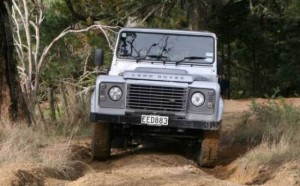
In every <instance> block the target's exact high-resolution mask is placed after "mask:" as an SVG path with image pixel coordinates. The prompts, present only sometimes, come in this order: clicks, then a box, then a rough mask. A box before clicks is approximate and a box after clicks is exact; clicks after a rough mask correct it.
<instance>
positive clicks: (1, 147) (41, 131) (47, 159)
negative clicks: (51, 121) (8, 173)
mask: <svg viewBox="0 0 300 186" xmlns="http://www.w3.org/2000/svg"><path fill="white" fill-rule="evenodd" d="M55 134H56V129H55V128H45V127H35V128H34V129H33V128H29V127H27V126H26V125H23V124H14V125H11V124H2V125H1V130H0V165H1V164H5V165H7V164H17V165H22V164H24V165H25V164H30V165H32V166H36V167H39V168H42V169H43V170H45V172H46V173H47V174H48V175H50V176H52V175H53V176H55V177H60V178H62V179H71V178H74V174H75V172H76V170H74V169H75V168H76V167H75V166H74V164H75V163H76V162H74V161H71V160H70V156H71V153H72V152H71V137H72V136H71V137H70V138H69V139H67V140H66V139H63V138H62V137H60V136H58V135H55Z"/></svg>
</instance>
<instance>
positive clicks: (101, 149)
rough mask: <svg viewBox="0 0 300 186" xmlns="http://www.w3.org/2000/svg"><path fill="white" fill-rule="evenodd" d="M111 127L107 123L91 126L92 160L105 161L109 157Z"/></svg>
mask: <svg viewBox="0 0 300 186" xmlns="http://www.w3.org/2000/svg"><path fill="white" fill-rule="evenodd" d="M110 130H111V127H110V124H108V123H95V124H93V134H92V135H93V136H92V143H91V149H92V158H93V160H100V161H105V160H107V159H108V158H109V156H110V147H111V139H110V136H111V131H110Z"/></svg>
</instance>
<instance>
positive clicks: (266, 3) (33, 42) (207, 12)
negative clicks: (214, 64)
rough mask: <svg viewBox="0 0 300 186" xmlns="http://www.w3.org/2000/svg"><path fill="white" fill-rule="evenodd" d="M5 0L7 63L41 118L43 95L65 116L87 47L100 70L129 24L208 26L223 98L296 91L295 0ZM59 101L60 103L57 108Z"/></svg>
mask: <svg viewBox="0 0 300 186" xmlns="http://www.w3.org/2000/svg"><path fill="white" fill-rule="evenodd" d="M3 2H5V1H2V2H1V4H2V3H3ZM6 2H7V3H6V6H5V8H6V10H8V11H7V12H8V14H9V17H10V18H9V19H10V23H11V30H12V36H14V37H11V40H13V43H14V46H15V49H14V50H13V51H14V52H13V56H12V58H13V59H14V60H12V61H14V62H16V63H17V65H18V66H17V70H18V74H19V78H18V80H19V81H20V84H21V87H20V88H21V90H23V91H22V92H25V93H26V94H25V99H24V102H25V105H26V106H27V110H29V112H33V113H35V110H36V109H37V110H39V111H40V114H41V118H42V119H43V118H44V117H47V116H44V115H43V114H45V113H44V111H42V110H43V102H45V101H48V103H49V110H50V111H49V114H46V115H49V117H51V118H52V120H56V117H57V115H62V114H66V115H69V114H70V113H69V112H70V111H68V110H70V108H69V106H68V105H70V104H69V103H68V102H70V101H68V100H67V99H69V98H70V95H75V97H74V99H75V100H77V101H78V99H79V100H80V99H81V98H82V96H85V98H84V99H87V98H86V93H88V92H89V91H90V90H91V89H92V88H93V85H94V80H95V78H96V76H97V72H96V71H95V68H94V65H93V53H94V50H95V48H102V49H104V51H105V68H106V69H108V68H109V66H110V62H111V58H112V52H113V51H112V49H113V45H114V41H115V40H114V38H115V37H116V34H117V31H118V30H119V29H120V28H121V27H126V26H130V25H132V24H135V25H138V26H139V27H152V28H168V29H189V30H206V31H211V32H215V33H216V35H217V36H218V58H219V61H221V68H220V69H219V70H220V72H219V73H220V74H226V75H227V78H228V79H229V81H230V94H229V98H233V99H240V98H250V97H277V96H283V97H295V96H299V92H300V86H299V84H300V62H299V59H300V52H299V49H300V1H298V0H285V1H281V0H271V1H270V0H153V1H146V0H139V1H137V0H127V1H125V0H101V1H100V0H78V1H75V0H31V1H25V0H12V1H6ZM2 8H3V7H2ZM1 11H2V12H3V11H4V9H2V10H1ZM2 18H3V16H2ZM2 20H4V19H2ZM97 25H98V26H97ZM99 25H100V26H99ZM2 31H3V30H2ZM102 70H105V69H102ZM67 89H72V91H71V92H68V90H67ZM59 104H62V105H64V107H65V108H67V109H62V110H63V111H62V112H63V113H61V112H60V111H61V110H60V107H61V106H59ZM11 105H13V103H12V104H11ZM81 107H82V106H81ZM82 108H85V109H86V110H88V107H82ZM25 110H26V109H25ZM80 110H82V109H80ZM78 112H81V111H78ZM30 115H31V116H30V118H29V119H30V120H31V121H34V120H35V118H34V114H30Z"/></svg>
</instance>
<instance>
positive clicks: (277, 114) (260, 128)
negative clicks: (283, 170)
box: [234, 100, 300, 164]
mask: <svg viewBox="0 0 300 186" xmlns="http://www.w3.org/2000/svg"><path fill="white" fill-rule="evenodd" d="M299 133H300V109H299V108H297V107H294V106H292V105H288V104H287V103H286V102H285V101H284V100H281V101H274V100H270V101H269V102H267V103H264V104H258V103H256V102H253V103H252V106H251V112H250V113H247V114H246V115H245V117H244V120H243V121H242V122H241V123H240V124H238V126H237V127H236V129H235V137H234V141H235V143H241V144H245V145H248V146H249V147H251V150H250V151H249V152H248V153H246V154H245V156H243V157H242V158H243V159H244V160H247V161H257V162H259V163H264V164H268V163H274V162H278V163H280V162H287V161H299V160H300V156H299V153H300V135H299Z"/></svg>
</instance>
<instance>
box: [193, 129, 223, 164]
mask: <svg viewBox="0 0 300 186" xmlns="http://www.w3.org/2000/svg"><path fill="white" fill-rule="evenodd" d="M219 137H220V131H218V130H217V131H204V132H203V140H202V142H201V148H200V151H199V152H198V153H197V162H198V164H199V166H200V167H214V166H215V163H216V160H217V158H218V149H219Z"/></svg>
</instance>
